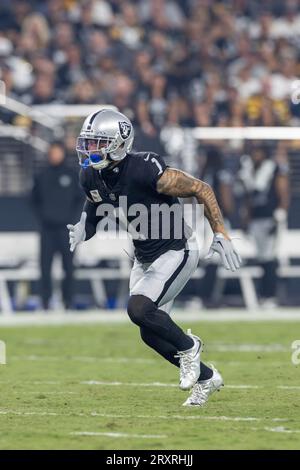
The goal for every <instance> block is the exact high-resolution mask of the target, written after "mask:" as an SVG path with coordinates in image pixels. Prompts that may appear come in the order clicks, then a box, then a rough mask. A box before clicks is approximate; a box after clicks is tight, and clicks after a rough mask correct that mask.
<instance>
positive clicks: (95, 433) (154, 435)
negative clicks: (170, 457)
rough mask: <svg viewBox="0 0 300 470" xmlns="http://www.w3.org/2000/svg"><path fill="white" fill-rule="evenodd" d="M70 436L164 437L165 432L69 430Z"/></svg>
mask: <svg viewBox="0 0 300 470" xmlns="http://www.w3.org/2000/svg"><path fill="white" fill-rule="evenodd" d="M70 435H71V436H103V437H129V438H133V439H139V438H141V439H165V438H167V437H168V436H167V435H166V434H127V433H123V432H89V431H83V432H71V433H70Z"/></svg>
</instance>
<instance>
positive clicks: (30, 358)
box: [9, 354, 156, 364]
mask: <svg viewBox="0 0 300 470" xmlns="http://www.w3.org/2000/svg"><path fill="white" fill-rule="evenodd" d="M9 359H10V360H12V361H59V362H60V361H78V362H99V363H103V362H105V363H116V364H123V363H132V364H154V363H155V362H156V360H155V359H142V358H134V357H101V356H99V357H92V356H43V355H40V356H39V355H35V354H32V355H30V356H10V358H9Z"/></svg>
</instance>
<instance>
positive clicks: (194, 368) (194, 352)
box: [175, 330, 202, 390]
mask: <svg viewBox="0 0 300 470" xmlns="http://www.w3.org/2000/svg"><path fill="white" fill-rule="evenodd" d="M187 334H188V336H190V337H191V338H192V339H193V341H194V346H193V347H192V348H191V349H187V350H186V351H178V354H177V355H176V356H175V357H178V358H179V364H180V383H179V387H180V388H181V390H190V389H191V388H192V387H193V385H195V383H196V382H197V380H198V378H199V376H200V355H201V351H202V341H201V340H200V338H198V336H195V335H192V333H191V330H188V331H187Z"/></svg>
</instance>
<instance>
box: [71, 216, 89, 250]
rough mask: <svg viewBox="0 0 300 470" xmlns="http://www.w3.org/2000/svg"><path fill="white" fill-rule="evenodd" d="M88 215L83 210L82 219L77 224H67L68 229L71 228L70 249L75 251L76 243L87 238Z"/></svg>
mask: <svg viewBox="0 0 300 470" xmlns="http://www.w3.org/2000/svg"><path fill="white" fill-rule="evenodd" d="M86 217H87V213H86V212H82V214H81V217H80V220H79V222H78V223H77V224H76V225H71V224H69V225H67V229H69V243H70V251H74V250H75V247H76V245H78V243H81V242H83V241H84V240H85V237H86V233H85V221H86Z"/></svg>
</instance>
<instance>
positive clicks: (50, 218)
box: [31, 142, 82, 310]
mask: <svg viewBox="0 0 300 470" xmlns="http://www.w3.org/2000/svg"><path fill="white" fill-rule="evenodd" d="M77 181H78V176H77V174H76V173H75V172H74V171H73V170H71V169H69V168H68V167H67V166H66V164H65V149H64V146H63V145H62V144H61V143H60V142H55V143H53V144H51V146H50V148H49V151H48V165H47V167H46V168H45V169H44V170H43V171H42V172H41V173H39V174H38V175H37V177H36V178H35V181H34V186H33V190H32V194H31V201H32V205H33V208H34V210H35V213H36V216H37V218H38V221H39V224H40V236H41V238H40V268H41V297H42V304H43V308H44V309H45V310H47V309H49V308H50V307H51V302H50V300H51V295H52V280H51V266H52V261H53V257H54V255H55V253H59V254H60V255H61V257H62V263H63V269H64V272H65V278H64V280H63V284H62V294H63V302H64V305H65V308H71V307H72V300H73V259H72V253H71V252H70V250H69V241H68V230H67V229H66V224H67V223H68V222H70V220H74V221H75V220H76V218H77V215H78V211H79V210H80V206H81V204H82V197H81V194H80V191H79V186H78V183H77Z"/></svg>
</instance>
